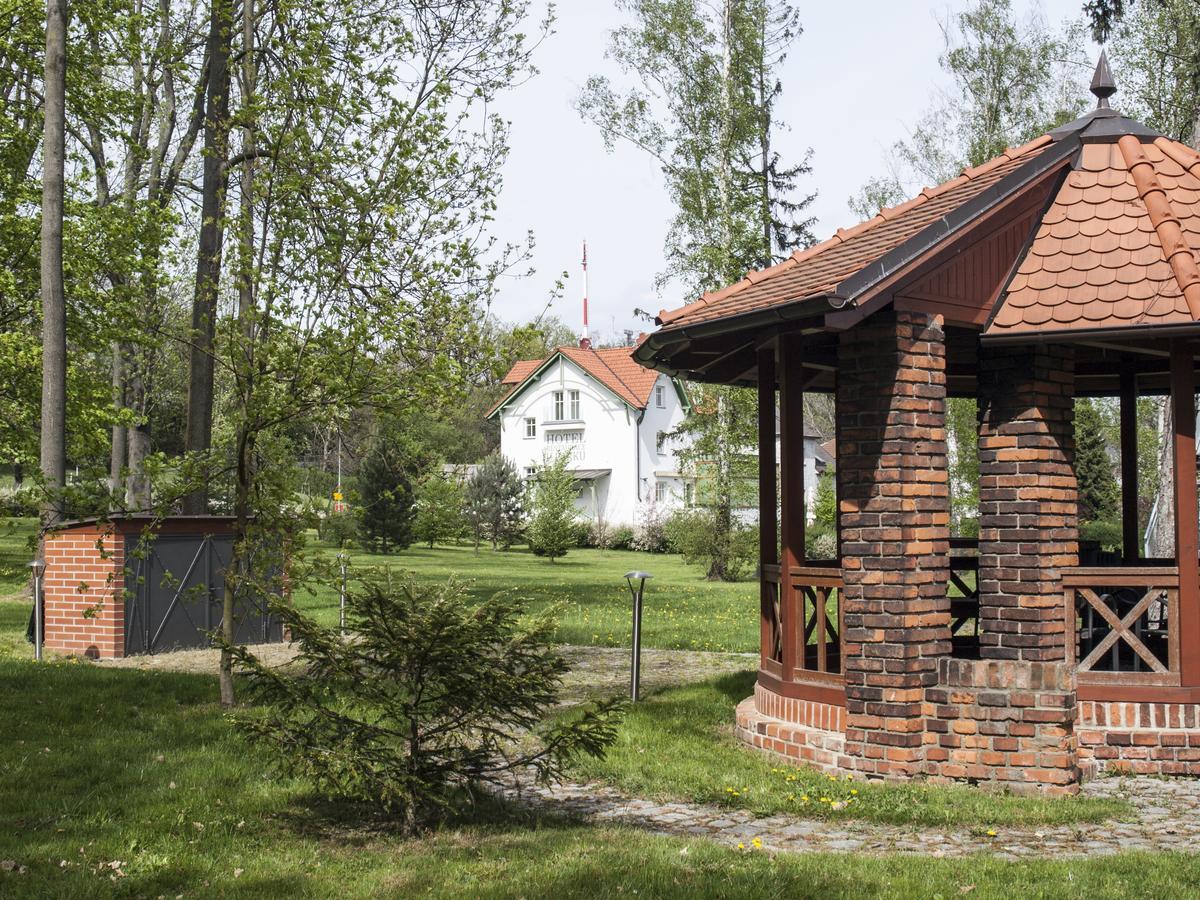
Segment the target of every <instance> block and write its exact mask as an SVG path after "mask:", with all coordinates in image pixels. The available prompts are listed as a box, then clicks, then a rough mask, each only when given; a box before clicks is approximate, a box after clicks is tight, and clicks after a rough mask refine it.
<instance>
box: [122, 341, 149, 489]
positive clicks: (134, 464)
mask: <svg viewBox="0 0 1200 900" xmlns="http://www.w3.org/2000/svg"><path fill="white" fill-rule="evenodd" d="M144 355H145V354H142V356H143V357H144ZM144 364H145V359H144V358H143V359H141V360H138V362H137V363H135V365H134V367H133V370H132V372H131V373H130V377H129V397H128V404H129V409H130V410H131V411H132V413H133V414H134V416H135V417H136V419H137V422H136V424H133V425H130V426H129V430H128V432H127V435H128V455H129V471H128V474H127V476H126V479H125V508H126V509H128V510H129V511H130V512H146V511H148V510H149V509H150V481H149V479H148V478H147V477H146V457H147V456H149V455H150V423H149V420H148V417H147V414H148V412H149V409H148V399H149V398H148V396H147V391H146V380H145V376H144V375H143V373H142V366H143V365H144Z"/></svg>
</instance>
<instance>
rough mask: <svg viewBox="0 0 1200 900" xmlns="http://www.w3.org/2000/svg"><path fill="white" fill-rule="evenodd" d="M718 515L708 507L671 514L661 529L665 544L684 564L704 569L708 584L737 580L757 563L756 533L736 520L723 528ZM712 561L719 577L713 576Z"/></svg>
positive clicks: (755, 530)
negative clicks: (715, 565)
mask: <svg viewBox="0 0 1200 900" xmlns="http://www.w3.org/2000/svg"><path fill="white" fill-rule="evenodd" d="M719 515H720V513H719V512H718V511H717V510H716V509H713V508H708V507H692V508H691V509H681V510H677V511H675V512H674V513H672V514H671V516H669V517H668V518H667V520H666V523H665V526H664V530H665V533H666V538H667V543H668V545H669V546H670V548H671V549H672V550H673V551H674V552H676V553H678V554H679V555H680V556H682V557H683V559H684V561H685V562H687V563H689V564H690V565H701V566H704V567H705V568H706V569H707V570H708V576H707V577H708V579H709V580H710V581H715V580H721V581H737V580H738V579H739V578H742V577H743V576H744V575H746V573H747V572H749V571H751V570H752V569H753V568H754V566H755V564H756V563H757V561H758V531H757V529H754V528H749V527H747V526H746V525H743V524H742V523H741V521H740V520H739V519H736V518H735V519H733V521H732V523H731V524H729V525H725V524H724V523H721V522H719V521H718V517H719ZM714 560H720V561H721V570H720V575H719V576H717V575H714V574H713V562H714Z"/></svg>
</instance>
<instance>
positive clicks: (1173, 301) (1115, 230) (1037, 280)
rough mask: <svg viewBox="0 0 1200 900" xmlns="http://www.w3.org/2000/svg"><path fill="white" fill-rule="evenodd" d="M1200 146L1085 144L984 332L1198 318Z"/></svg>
mask: <svg viewBox="0 0 1200 900" xmlns="http://www.w3.org/2000/svg"><path fill="white" fill-rule="evenodd" d="M1193 248H1200V154H1197V153H1196V152H1195V151H1193V150H1191V149H1190V148H1188V147H1185V146H1184V145H1183V144H1180V143H1178V142H1176V141H1172V140H1168V139H1167V138H1164V137H1159V138H1157V139H1155V140H1154V141H1153V142H1151V143H1142V142H1141V141H1140V140H1139V139H1138V138H1137V137H1134V136H1132V135H1125V136H1123V137H1121V138H1120V139H1119V140H1118V141H1117V142H1116V143H1088V144H1084V146H1083V149H1082V152H1081V155H1080V159H1079V164H1078V166H1077V168H1076V169H1075V171H1073V172H1071V173H1070V174H1069V175H1068V176H1067V178H1066V180H1065V181H1064V182H1063V185H1062V187H1061V188H1060V189H1059V191H1058V194H1057V196H1056V197H1055V198H1054V201H1053V202H1052V203H1051V204H1050V206H1049V207H1048V208H1047V210H1046V212H1045V214H1044V215H1043V216H1042V219H1041V224H1040V225H1039V226H1038V228H1037V231H1036V232H1035V234H1034V236H1033V241H1032V242H1031V244H1030V246H1029V249H1028V251H1027V252H1026V254H1025V256H1024V258H1023V259H1022V260H1021V263H1020V265H1019V266H1018V268H1017V271H1016V274H1015V275H1014V276H1013V278H1012V281H1011V282H1010V283H1009V285H1008V288H1007V291H1006V293H1005V295H1004V297H1003V298H1002V300H1001V303H1000V305H999V307H998V309H997V310H996V312H995V313H994V316H993V320H992V322H991V324H990V325H989V327H988V329H987V332H986V333H987V334H989V335H996V334H1022V333H1027V332H1033V331H1067V330H1071V329H1094V328H1117V327H1127V326H1134V325H1175V324H1186V323H1191V322H1194V321H1196V320H1197V319H1200V266H1198V264H1197V259H1196V254H1195V251H1194V249H1193Z"/></svg>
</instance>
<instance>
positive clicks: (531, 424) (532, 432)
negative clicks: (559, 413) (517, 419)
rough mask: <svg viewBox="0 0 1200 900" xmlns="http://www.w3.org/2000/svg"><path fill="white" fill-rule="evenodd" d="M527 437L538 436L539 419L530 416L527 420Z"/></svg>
mask: <svg viewBox="0 0 1200 900" xmlns="http://www.w3.org/2000/svg"><path fill="white" fill-rule="evenodd" d="M525 437H527V438H535V437H537V419H532V418H530V419H526V420H525Z"/></svg>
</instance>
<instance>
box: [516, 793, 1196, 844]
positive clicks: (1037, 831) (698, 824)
mask: <svg viewBox="0 0 1200 900" xmlns="http://www.w3.org/2000/svg"><path fill="white" fill-rule="evenodd" d="M1083 793H1084V795H1087V796H1093V797H1117V798H1123V799H1127V800H1129V802H1130V803H1131V804H1132V805H1133V806H1134V808H1135V809H1136V810H1137V818H1136V819H1135V820H1133V821H1130V822H1108V823H1104V824H1101V825H1096V824H1082V825H1066V826H1062V825H1057V826H1041V827H1037V828H1008V829H1004V830H1002V831H1000V832H998V833H997V834H996V835H994V836H992V835H988V834H987V833H986V832H984V831H982V830H972V829H969V828H960V829H956V830H952V831H951V830H946V829H940V828H930V827H928V826H896V825H880V824H875V823H870V822H855V821H852V820H846V821H842V822H831V821H826V820H816V819H799V818H795V817H793V816H786V815H773V816H756V815H755V814H754V813H751V812H747V811H745V810H735V809H728V808H722V807H717V806H705V805H700V804H692V803H669V802H668V803H658V802H654V801H651V800H642V799H638V798H631V797H625V796H623V795H622V794H620V793H618V792H617V791H615V790H613V789H612V788H609V787H606V786H604V785H600V784H563V785H559V786H557V787H554V788H550V789H547V788H532V789H530V788H526V789H525V791H524V792H523V793H522V795H521V800H522V802H525V803H527V804H529V805H532V806H535V807H537V808H540V809H543V810H545V811H547V812H559V813H564V812H565V813H569V814H572V815H575V816H579V817H581V818H583V819H584V820H587V821H594V822H620V823H623V824H628V825H633V826H636V827H639V828H644V829H647V830H649V831H652V832H657V833H660V834H671V835H676V836H682V837H692V836H694V837H701V838H706V839H709V840H713V841H716V842H717V843H720V844H725V845H727V846H731V847H737V846H738V845H739V844H740V845H742V846H743V847H744V848H746V849H753V850H762V851H767V852H772V851H774V852H784V853H821V852H857V853H912V854H924V855H927V856H933V857H957V856H967V855H970V854H973V853H984V854H988V855H991V856H995V857H997V858H1000V859H1034V858H1046V857H1060V858H1061V857H1082V856H1101V855H1106V854H1112V853H1118V852H1121V851H1123V850H1173V851H1181V852H1192V853H1194V852H1197V851H1200V781H1197V780H1184V779H1155V778H1104V779H1098V780H1096V781H1093V782H1090V783H1089V784H1087V785H1085V786H1084V788H1083ZM756 839H757V840H758V841H759V842H761V846H760V845H759V844H757V843H756Z"/></svg>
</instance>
